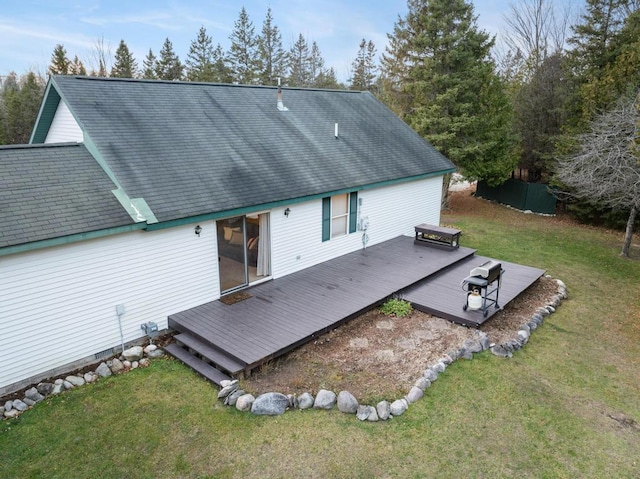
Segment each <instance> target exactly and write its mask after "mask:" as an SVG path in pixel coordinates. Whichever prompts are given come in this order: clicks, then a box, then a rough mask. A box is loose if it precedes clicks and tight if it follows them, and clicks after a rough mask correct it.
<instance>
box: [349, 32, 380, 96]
mask: <svg viewBox="0 0 640 479" xmlns="http://www.w3.org/2000/svg"><path fill="white" fill-rule="evenodd" d="M375 57H376V47H375V45H374V44H373V42H372V41H371V40H369V42H367V41H366V40H365V39H364V38H363V39H362V41H361V42H360V47H359V50H358V55H357V57H356V59H355V60H354V61H353V63H352V65H351V68H352V70H353V78H352V79H351V89H352V90H369V91H372V90H373V89H374V87H375V84H376V81H375V80H376V70H377V67H376V63H375Z"/></svg>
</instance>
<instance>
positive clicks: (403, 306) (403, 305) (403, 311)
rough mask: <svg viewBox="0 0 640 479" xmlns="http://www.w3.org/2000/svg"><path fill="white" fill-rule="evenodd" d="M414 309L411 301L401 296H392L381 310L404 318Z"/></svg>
mask: <svg viewBox="0 0 640 479" xmlns="http://www.w3.org/2000/svg"><path fill="white" fill-rule="evenodd" d="M412 311H413V307H412V306H411V303H410V302H409V301H405V300H404V299H399V298H391V299H390V300H388V301H387V302H386V303H384V304H383V305H382V306H380V312H381V313H382V314H385V315H387V316H395V317H396V318H404V317H405V316H409V315H410V314H411V312H412Z"/></svg>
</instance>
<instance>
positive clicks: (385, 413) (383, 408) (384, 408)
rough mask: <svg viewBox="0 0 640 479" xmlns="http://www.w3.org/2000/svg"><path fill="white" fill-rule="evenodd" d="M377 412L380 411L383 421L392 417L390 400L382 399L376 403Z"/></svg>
mask: <svg viewBox="0 0 640 479" xmlns="http://www.w3.org/2000/svg"><path fill="white" fill-rule="evenodd" d="M376 412H377V413H378V417H379V418H380V419H382V420H383V421H386V420H387V419H389V418H390V417H391V405H390V404H389V401H380V402H379V403H378V404H376Z"/></svg>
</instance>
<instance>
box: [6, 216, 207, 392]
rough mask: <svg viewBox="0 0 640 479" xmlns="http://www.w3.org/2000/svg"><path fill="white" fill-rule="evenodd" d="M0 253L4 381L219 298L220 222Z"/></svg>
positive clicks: (38, 370)
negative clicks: (217, 225)
mask: <svg viewBox="0 0 640 479" xmlns="http://www.w3.org/2000/svg"><path fill="white" fill-rule="evenodd" d="M200 225H201V226H202V228H203V231H202V233H201V234H200V237H198V236H196V235H195V234H194V226H195V225H189V226H182V227H177V228H172V229H167V230H160V231H155V232H131V233H125V234H120V235H115V236H110V237H106V238H102V239H95V240H90V241H85V242H80V243H74V244H69V245H64V246H57V247H53V248H48V249H44V250H39V251H33V252H29V253H21V254H17V255H12V256H7V257H2V258H0V331H2V334H0V364H2V367H1V368H0V388H2V387H4V386H7V385H10V384H14V383H16V382H18V381H22V380H24V379H27V378H30V377H32V376H34V375H37V374H41V373H43V372H46V371H50V370H52V369H54V368H58V367H61V366H64V365H66V364H69V363H71V362H74V361H77V360H79V359H82V358H86V357H88V356H91V355H93V354H95V353H97V352H100V351H104V350H107V349H109V348H112V347H118V346H119V345H120V330H119V326H118V317H117V315H116V305H117V304H123V305H124V306H125V314H124V315H123V316H122V326H123V332H124V340H125V342H129V341H133V340H135V339H137V338H140V337H142V336H143V335H144V333H143V332H142V330H141V329H140V325H141V324H142V323H146V322H147V321H155V322H156V323H158V326H159V327H160V328H161V329H164V328H166V327H167V316H168V315H170V314H173V313H176V312H179V311H182V310H184V309H187V308H191V307H194V306H197V305H200V304H203V303H206V302H208V301H212V300H215V299H218V298H219V284H218V269H217V268H218V262H217V253H216V236H215V226H214V223H213V222H212V221H211V222H206V223H200Z"/></svg>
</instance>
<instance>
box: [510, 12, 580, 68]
mask: <svg viewBox="0 0 640 479" xmlns="http://www.w3.org/2000/svg"><path fill="white" fill-rule="evenodd" d="M570 14H571V12H570V9H569V8H568V7H566V8H564V9H560V7H558V6H556V5H554V3H553V1H551V0H519V2H518V3H511V2H509V11H508V12H507V13H506V14H505V15H504V22H505V24H506V25H507V31H506V32H505V34H504V42H505V44H506V46H507V49H508V51H509V52H510V53H511V55H512V56H519V57H520V58H522V61H523V62H524V66H525V68H526V69H527V70H529V71H531V72H535V71H536V70H537V69H538V68H539V67H540V65H542V63H543V62H544V61H545V59H546V58H547V57H548V56H550V55H554V54H558V53H560V52H561V51H562V50H563V48H564V44H565V41H566V37H567V32H568V29H569V18H570Z"/></svg>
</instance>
